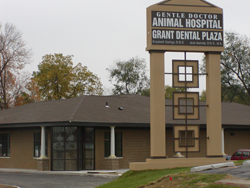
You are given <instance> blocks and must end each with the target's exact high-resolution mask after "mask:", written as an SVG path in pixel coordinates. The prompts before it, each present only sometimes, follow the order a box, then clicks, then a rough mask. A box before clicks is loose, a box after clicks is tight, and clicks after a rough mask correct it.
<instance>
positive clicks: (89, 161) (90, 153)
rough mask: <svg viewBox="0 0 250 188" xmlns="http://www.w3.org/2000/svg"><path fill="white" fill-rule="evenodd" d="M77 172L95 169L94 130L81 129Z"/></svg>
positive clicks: (89, 128) (88, 128)
mask: <svg viewBox="0 0 250 188" xmlns="http://www.w3.org/2000/svg"><path fill="white" fill-rule="evenodd" d="M79 142H80V143H79V170H94V169H95V163H94V162H95V144H94V143H95V132H94V128H91V127H83V128H82V130H80V139H79Z"/></svg>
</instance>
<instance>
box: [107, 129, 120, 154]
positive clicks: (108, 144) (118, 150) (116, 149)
mask: <svg viewBox="0 0 250 188" xmlns="http://www.w3.org/2000/svg"><path fill="white" fill-rule="evenodd" d="M118 134H120V136H117V135H118ZM118 138H120V139H119V140H118ZM118 144H119V145H120V147H119V148H118V147H117V146H118ZM122 149H123V147H122V132H115V156H116V157H123V152H122ZM118 152H120V155H118ZM109 156H110V132H104V157H105V158H107V157H109Z"/></svg>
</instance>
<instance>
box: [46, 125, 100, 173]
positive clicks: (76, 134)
mask: <svg viewBox="0 0 250 188" xmlns="http://www.w3.org/2000/svg"><path fill="white" fill-rule="evenodd" d="M52 130H53V134H52V135H53V138H52V165H51V167H52V170H54V171H76V170H93V169H95V165H94V156H95V154H94V141H95V139H94V135H95V134H94V128H90V127H53V129H52Z"/></svg>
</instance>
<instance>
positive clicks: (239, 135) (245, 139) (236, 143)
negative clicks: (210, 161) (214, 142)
mask: <svg viewBox="0 0 250 188" xmlns="http://www.w3.org/2000/svg"><path fill="white" fill-rule="evenodd" d="M231 133H232V134H234V135H230V134H231ZM224 143H225V153H226V154H228V155H232V154H233V153H234V152H235V151H236V150H238V149H245V148H247V149H249V148H250V130H233V129H231V130H230V129H225V130H224Z"/></svg>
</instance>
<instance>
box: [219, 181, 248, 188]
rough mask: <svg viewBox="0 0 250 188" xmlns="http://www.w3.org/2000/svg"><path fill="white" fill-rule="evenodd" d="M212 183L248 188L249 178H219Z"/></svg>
mask: <svg viewBox="0 0 250 188" xmlns="http://www.w3.org/2000/svg"><path fill="white" fill-rule="evenodd" d="M214 184H217V185H218V184H219V185H232V186H237V187H244V188H248V187H249V188H250V181H249V180H219V181H216V182H214Z"/></svg>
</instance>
